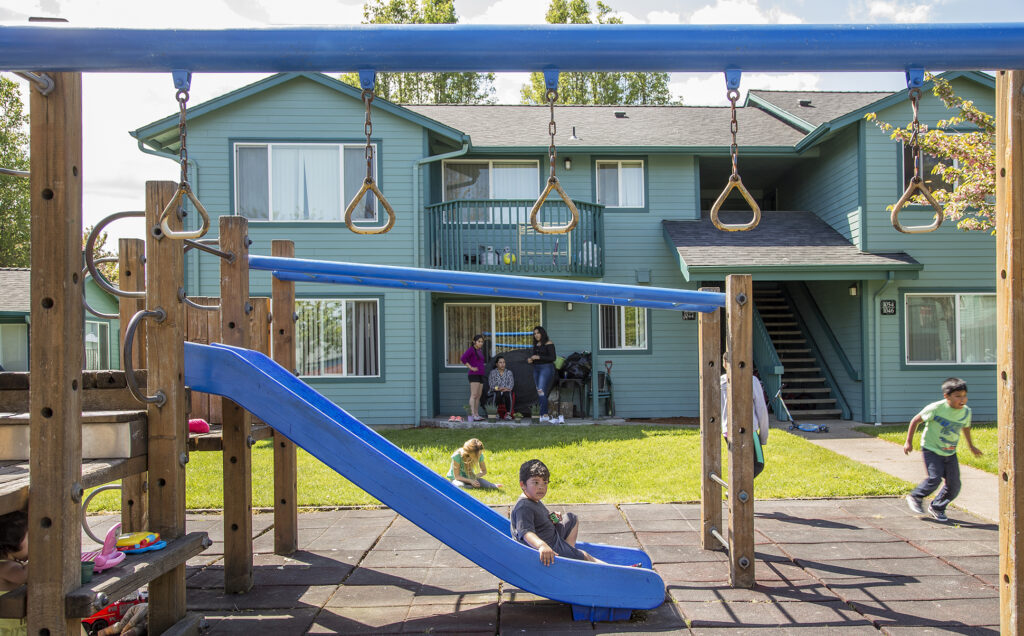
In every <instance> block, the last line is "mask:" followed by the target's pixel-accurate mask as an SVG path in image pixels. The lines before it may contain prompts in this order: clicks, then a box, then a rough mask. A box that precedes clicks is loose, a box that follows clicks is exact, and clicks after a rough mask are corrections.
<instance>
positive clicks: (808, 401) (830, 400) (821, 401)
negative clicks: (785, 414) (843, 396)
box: [786, 398, 836, 406]
mask: <svg viewBox="0 0 1024 636" xmlns="http://www.w3.org/2000/svg"><path fill="white" fill-rule="evenodd" d="M825 403H831V404H835V403H836V399H835V398H820V399H814V398H806V399H799V400H786V405H787V406H789V405H790V404H825Z"/></svg>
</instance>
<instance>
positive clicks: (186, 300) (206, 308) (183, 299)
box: [178, 287, 220, 311]
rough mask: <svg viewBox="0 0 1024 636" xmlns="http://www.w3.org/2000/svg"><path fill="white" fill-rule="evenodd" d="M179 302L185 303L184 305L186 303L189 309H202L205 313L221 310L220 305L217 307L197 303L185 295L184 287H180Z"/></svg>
mask: <svg viewBox="0 0 1024 636" xmlns="http://www.w3.org/2000/svg"><path fill="white" fill-rule="evenodd" d="M178 300H179V301H181V302H183V303H185V304H186V305H188V306H189V307H195V308H196V309H202V310H203V311H217V310H218V309H220V305H219V304H217V305H200V304H199V303H197V302H196V301H194V300H192V299H191V298H189V297H188V296H186V295H185V288H184V287H179V288H178Z"/></svg>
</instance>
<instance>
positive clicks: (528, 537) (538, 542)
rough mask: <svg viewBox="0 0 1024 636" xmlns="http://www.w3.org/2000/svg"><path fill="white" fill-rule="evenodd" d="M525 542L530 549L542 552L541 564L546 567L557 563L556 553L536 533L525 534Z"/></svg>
mask: <svg viewBox="0 0 1024 636" xmlns="http://www.w3.org/2000/svg"><path fill="white" fill-rule="evenodd" d="M523 541H525V542H526V543H527V545H529V546H530V547H533V548H535V549H537V550H539V551H540V562H541V563H543V564H544V565H551V564H552V563H554V562H555V551H554V550H552V549H551V546H549V545H548V544H547V543H545V542H544V540H543V539H541V538H540V537H538V536H537V533H536V532H532V531H530V532H526V533H525V534H523Z"/></svg>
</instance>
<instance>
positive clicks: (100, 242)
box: [82, 225, 120, 286]
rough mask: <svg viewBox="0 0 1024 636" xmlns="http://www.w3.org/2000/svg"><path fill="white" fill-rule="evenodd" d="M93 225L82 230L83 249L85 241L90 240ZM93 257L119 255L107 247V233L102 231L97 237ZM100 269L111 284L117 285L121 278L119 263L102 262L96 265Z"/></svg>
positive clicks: (93, 247)
mask: <svg viewBox="0 0 1024 636" xmlns="http://www.w3.org/2000/svg"><path fill="white" fill-rule="evenodd" d="M93 227H95V226H93V225H90V226H88V227H87V228H85V230H84V231H83V232H82V249H83V250H85V242H86V240H88V238H89V235H90V234H92V228H93ZM92 254H93V257H94V258H96V259H97V260H98V259H101V258H106V257H108V256H117V254H115V253H114V252H111V251H110V250H109V249H107V233H106V232H100V234H99V236H97V237H96V243H95V244H94V245H93V246H92ZM96 268H97V269H98V270H100V272H101V273H102V274H103V276H104V277H106V279H107V280H108V281H110V284H111V285H114V286H116V285H117V284H118V282H119V280H120V278H119V276H118V270H117V263H116V262H113V263H100V264H99V265H97V266H96Z"/></svg>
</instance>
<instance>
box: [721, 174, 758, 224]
mask: <svg viewBox="0 0 1024 636" xmlns="http://www.w3.org/2000/svg"><path fill="white" fill-rule="evenodd" d="M733 188H735V189H737V190H739V191H740V194H741V195H743V199H744V200H745V201H746V202H747V205H749V206H750V211H751V212H753V213H754V216H753V218H752V219H750V222H749V223H722V221H720V220H719V219H718V211H719V210H721V209H722V204H724V203H725V200H726V199H728V198H729V193H730V192H732V190H733ZM711 222H712V223H714V224H715V227H717V228H718V229H720V230H722V231H723V232H746V231H747V230H752V229H754V228H755V227H757V224H758V223H760V222H761V207H760V206H759V205H757V201H754V197H752V196H750V193H749V192H747V189H746V188H745V187H744V186H743V180H742V179H740V177H739V175H736V174H734V175H730V176H729V183H727V184H726V186H725V189H724V190H722V194H720V195H718V198H717V199H715V204H714V205H712V206H711Z"/></svg>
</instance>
